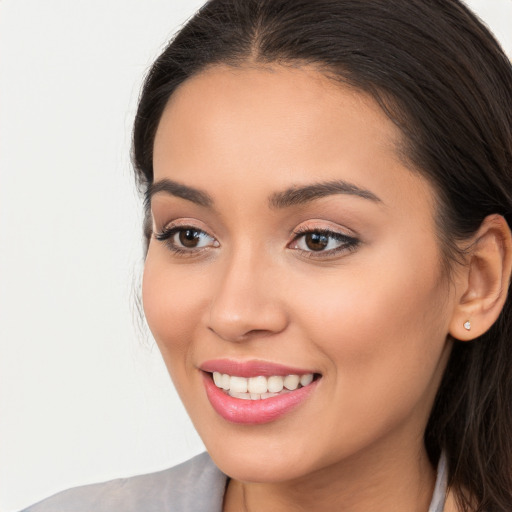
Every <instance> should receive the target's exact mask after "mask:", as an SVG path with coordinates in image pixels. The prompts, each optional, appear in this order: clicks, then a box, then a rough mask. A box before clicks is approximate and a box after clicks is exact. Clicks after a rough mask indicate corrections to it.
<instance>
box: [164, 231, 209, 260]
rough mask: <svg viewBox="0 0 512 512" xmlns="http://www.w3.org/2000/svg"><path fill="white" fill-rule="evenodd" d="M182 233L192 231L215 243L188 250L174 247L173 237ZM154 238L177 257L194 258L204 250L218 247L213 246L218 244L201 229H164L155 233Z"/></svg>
mask: <svg viewBox="0 0 512 512" xmlns="http://www.w3.org/2000/svg"><path fill="white" fill-rule="evenodd" d="M183 231H193V232H195V233H198V234H199V235H200V236H207V237H209V238H211V239H212V240H214V241H215V242H214V244H212V245H209V246H206V247H198V248H189V249H186V248H184V247H180V246H178V245H176V243H175V242H174V240H173V238H174V236H175V235H177V234H178V233H180V232H183ZM154 236H155V238H156V239H157V240H158V241H160V242H164V243H165V245H166V246H167V248H168V249H169V250H170V251H172V252H173V253H174V254H176V255H178V256H194V255H197V254H198V253H200V252H203V251H204V250H205V249H208V248H209V247H212V246H214V247H217V246H218V245H215V243H216V244H218V242H217V241H216V240H215V239H214V238H213V237H212V236H210V235H209V234H208V233H206V231H203V230H202V229H198V228H196V227H194V226H174V227H169V228H164V229H163V230H162V231H161V232H160V233H155V235H154Z"/></svg>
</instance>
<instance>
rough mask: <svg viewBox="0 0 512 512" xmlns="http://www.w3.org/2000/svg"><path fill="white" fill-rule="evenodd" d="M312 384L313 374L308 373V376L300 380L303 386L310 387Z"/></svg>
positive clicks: (303, 376)
mask: <svg viewBox="0 0 512 512" xmlns="http://www.w3.org/2000/svg"><path fill="white" fill-rule="evenodd" d="M312 382H313V374H312V373H306V375H302V376H301V378H300V385H301V386H308V385H309V384H311V383H312Z"/></svg>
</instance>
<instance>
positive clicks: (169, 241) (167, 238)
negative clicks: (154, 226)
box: [154, 226, 360, 259]
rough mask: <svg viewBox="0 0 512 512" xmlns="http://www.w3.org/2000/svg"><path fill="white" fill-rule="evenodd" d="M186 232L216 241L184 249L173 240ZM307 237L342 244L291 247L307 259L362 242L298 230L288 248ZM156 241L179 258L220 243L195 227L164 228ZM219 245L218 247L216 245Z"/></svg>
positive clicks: (324, 232) (332, 233) (335, 234)
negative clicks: (317, 248) (307, 248)
mask: <svg viewBox="0 0 512 512" xmlns="http://www.w3.org/2000/svg"><path fill="white" fill-rule="evenodd" d="M184 231H193V232H195V233H197V234H199V235H200V236H201V237H208V238H211V239H212V240H214V243H213V244H210V245H207V246H204V247H198V248H194V247H193V248H188V249H186V248H183V247H180V246H178V245H176V243H175V242H174V240H173V238H174V236H175V235H177V234H178V233H180V232H184ZM307 235H319V236H324V237H326V238H328V239H330V240H335V241H336V242H342V243H341V245H340V246H339V247H336V248H334V249H330V250H327V251H323V250H321V251H314V250H310V251H308V250H305V249H300V248H298V247H295V248H294V247H291V248H292V249H294V250H296V251H298V252H300V253H301V255H303V256H305V257H307V258H318V259H320V258H327V257H332V256H335V255H337V254H339V253H341V252H345V251H346V252H351V251H353V250H355V249H356V248H357V246H358V245H359V243H360V241H359V240H358V239H357V238H354V237H351V236H348V235H345V234H343V233H339V232H337V231H332V230H329V229H311V228H306V227H304V228H298V229H297V230H295V231H294V232H293V240H292V242H291V243H290V244H288V247H290V245H293V244H296V243H297V242H298V241H299V240H300V239H301V238H305V237H306V236H307ZM154 237H155V239H156V240H158V241H160V242H164V243H165V245H166V246H167V248H168V249H169V250H171V251H172V252H173V253H174V254H176V255H178V256H194V255H197V254H199V253H201V252H203V251H204V250H206V249H208V248H211V247H218V242H217V241H216V240H215V239H214V238H213V237H212V236H210V235H209V234H208V233H206V231H203V230H202V229H198V228H196V227H194V226H174V227H170V228H164V229H163V230H162V231H161V232H160V233H155V235H154ZM215 244H217V245H215Z"/></svg>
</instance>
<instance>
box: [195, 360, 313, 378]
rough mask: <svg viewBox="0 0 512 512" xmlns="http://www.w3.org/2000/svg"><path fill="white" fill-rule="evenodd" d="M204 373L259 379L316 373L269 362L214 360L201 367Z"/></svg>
mask: <svg viewBox="0 0 512 512" xmlns="http://www.w3.org/2000/svg"><path fill="white" fill-rule="evenodd" d="M199 368H200V369H201V370H203V371H204V372H209V373H213V372H219V373H227V374H228V375H236V376H237V377H245V378H249V377H257V376H259V375H263V376H264V377H270V376H271V375H281V376H283V377H284V376H286V375H299V376H300V375H306V374H308V373H315V372H314V371H313V370H306V369H304V368H292V367H291V366H284V365H281V364H276V363H270V362H267V361H258V360H253V361H233V360H231V359H212V360H211V361H205V362H204V363H203V364H201V365H200V367H199Z"/></svg>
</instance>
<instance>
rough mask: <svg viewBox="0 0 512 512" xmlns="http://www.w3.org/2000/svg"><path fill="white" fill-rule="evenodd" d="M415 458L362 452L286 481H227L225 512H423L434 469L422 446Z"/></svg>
mask: <svg viewBox="0 0 512 512" xmlns="http://www.w3.org/2000/svg"><path fill="white" fill-rule="evenodd" d="M415 454H416V456H411V452H409V455H408V456H405V454H404V452H403V450H400V451H396V452H395V453H394V454H393V456H391V457H390V456H388V457H382V454H379V453H371V451H370V453H365V454H362V455H361V454H360V455H358V456H357V457H352V458H350V460H346V461H343V462H341V463H337V464H335V465H331V466H328V467H325V468H323V469H322V470H319V471H316V472H313V473H310V474H308V475H307V476H306V477H302V478H300V479H296V480H293V481H287V482H277V483H274V482H272V483H248V482H239V481H236V480H231V481H230V483H229V485H228V489H227V492H226V496H225V503H224V511H225V512H234V511H237V512H240V511H244V512H260V511H267V510H279V511H281V512H287V511H294V512H297V511H310V510H322V511H325V512H331V511H332V512H334V511H336V512H367V511H368V510H378V511H379V512H427V510H428V508H429V504H430V501H431V498H432V492H433V489H434V483H435V470H434V469H433V468H432V466H431V465H430V462H429V460H428V457H427V454H426V451H425V449H424V448H423V447H421V448H420V449H419V450H417V451H416V452H415Z"/></svg>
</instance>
